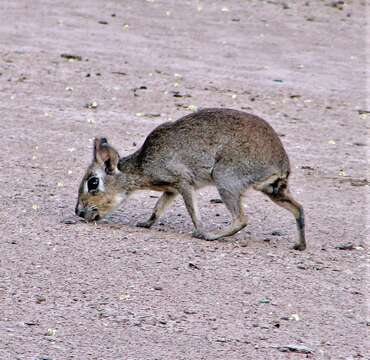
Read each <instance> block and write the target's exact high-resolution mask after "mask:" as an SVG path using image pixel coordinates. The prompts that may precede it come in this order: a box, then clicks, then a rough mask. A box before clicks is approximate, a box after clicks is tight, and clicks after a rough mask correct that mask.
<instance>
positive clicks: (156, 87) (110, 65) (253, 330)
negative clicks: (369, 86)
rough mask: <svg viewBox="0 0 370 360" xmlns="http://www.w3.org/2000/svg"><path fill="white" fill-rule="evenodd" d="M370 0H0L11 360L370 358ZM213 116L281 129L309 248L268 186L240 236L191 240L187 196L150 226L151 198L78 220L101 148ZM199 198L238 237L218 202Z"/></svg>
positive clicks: (1, 190)
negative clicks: (86, 180)
mask: <svg viewBox="0 0 370 360" xmlns="http://www.w3.org/2000/svg"><path fill="white" fill-rule="evenodd" d="M365 3H366V1H365V0H363V1H361V0H353V1H347V0H346V1H344V2H341V1H332V0H323V1H319V0H307V1H303V0H298V1H294V2H293V1H285V2H282V1H279V0H275V1H261V0H249V1H248V0H243V1H242V0H240V1H238V0H235V1H195V0H194V1H159V0H150V1H149V0H147V1H143V0H135V1H134V0H132V1H124V0H116V1H112V0H107V1H98V0H86V1H52V0H42V1H41V0H40V1H26V0H17V1H15V0H1V2H0V89H1V90H0V115H1V116H0V128H1V130H0V131H1V151H0V163H1V168H2V169H1V187H0V196H1V209H0V215H1V224H0V233H1V239H0V359H1V360H7V359H12V360H15V359H21V360H42V359H43V360H65V359H79V360H80V359H82V360H85V359H86V360H90V359H99V360H101V359H103V360H110V359H114V360H120V359H124V360H155V359H158V360H162V359H163V360H167V359H168V360H190V359H191V360H193V359H195V360H198V359H207V360H215V359H228V360H239V359H246V360H248V359H250V360H266V359H267V360H269V359H271V360H275V359H294V360H300V359H323V360H327V359H331V360H339V359H346V360H356V359H370V356H369V351H368V350H369V347H368V345H369V342H368V337H367V336H368V335H367V332H368V330H369V317H368V298H369V297H368V295H369V294H368V290H369V287H368V275H369V271H368V270H369V265H368V262H367V249H368V247H367V244H366V239H367V237H368V232H367V231H366V226H367V221H366V219H367V216H366V214H367V200H368V199H369V197H368V195H369V179H370V175H369V173H368V172H367V171H368V170H367V169H368V164H367V153H368V149H369V142H368V139H367V136H368V130H369V119H370V113H369V112H368V111H369V110H370V108H369V104H366V61H365V60H366V59H365V56H366V50H365V49H366V47H367V46H368V45H369V44H367V43H366V41H367V37H366V12H368V11H369V9H368V8H366V4H365ZM63 54H64V55H63ZM62 55H63V56H62ZM69 55H73V56H69ZM201 107H229V108H234V109H244V110H246V111H249V112H252V113H254V114H257V115H260V116H262V117H264V118H265V119H267V120H268V121H269V122H270V123H271V125H272V126H273V127H274V128H275V129H276V131H277V132H278V134H279V135H280V136H281V138H282V141H283V143H284V145H285V147H286V149H287V151H288V153H289V156H290V159H291V163H292V168H293V174H292V177H291V187H292V192H293V193H294V195H295V197H296V198H297V200H298V201H300V202H301V203H302V204H303V205H304V208H305V212H306V222H307V241H308V249H307V250H306V251H304V252H297V251H294V250H290V247H291V246H292V245H293V243H294V242H295V240H296V237H297V232H296V228H295V222H294V219H293V217H292V216H291V214H290V213H288V212H287V211H286V210H284V209H281V208H278V207H277V206H276V205H274V204H273V203H271V202H270V201H269V200H268V199H267V198H265V197H263V195H261V194H259V193H255V192H253V191H251V192H250V193H248V194H247V195H246V198H245V207H246V212H247V214H248V216H249V220H250V222H249V225H248V227H247V228H246V229H245V230H243V231H241V232H240V233H239V234H237V235H236V236H233V237H231V238H229V239H227V240H224V241H215V242H206V241H202V240H198V239H194V238H192V237H191V231H192V224H191V221H190V218H189V216H188V214H187V213H186V211H185V209H184V205H183V202H182V201H181V199H179V200H178V201H176V203H175V204H174V205H173V206H172V207H171V208H170V209H169V210H168V212H167V213H166V214H165V216H164V217H163V219H161V221H160V222H159V223H158V224H157V225H155V226H154V227H153V228H152V229H151V230H146V229H139V228H137V227H135V223H136V222H138V221H142V220H144V219H146V218H147V217H148V216H149V215H150V212H151V208H152V206H153V205H154V203H155V201H156V198H155V197H156V196H158V193H154V192H141V193H137V194H135V195H134V196H133V197H132V198H131V199H130V200H129V201H128V202H127V203H125V204H124V205H123V206H122V207H121V208H120V209H119V210H118V211H117V212H115V213H114V214H113V215H112V216H111V217H110V218H109V219H108V220H105V221H102V222H100V223H96V224H85V223H81V222H76V221H75V222H74V223H72V224H66V223H64V222H63V221H64V219H66V218H69V217H71V216H72V215H73V212H74V206H75V202H76V197H77V188H78V185H79V181H80V179H81V177H82V176H83V174H84V171H85V168H86V166H87V165H88V164H89V162H90V161H91V156H92V143H91V140H92V138H93V137H94V136H96V135H105V136H107V137H108V139H109V140H110V142H111V143H112V144H113V145H115V146H116V147H117V149H118V150H119V151H120V153H121V155H126V154H129V153H130V152H132V151H134V150H135V149H137V148H138V147H139V146H140V144H141V143H142V142H143V140H144V139H145V136H146V135H147V134H148V133H149V131H150V130H151V129H153V128H154V127H155V126H157V125H158V124H160V123H162V122H164V121H168V120H171V119H172V120H174V119H176V118H179V117H180V116H182V115H184V114H187V113H189V112H191V111H194V109H196V108H201ZM204 136H207V134H204ZM198 196H199V200H200V204H201V209H202V213H203V218H204V222H205V223H206V224H207V228H209V229H211V228H219V227H222V226H225V225H226V224H227V223H228V221H229V217H228V213H227V211H226V210H225V208H224V206H223V204H219V203H214V202H211V201H210V200H211V199H213V198H217V197H218V195H217V193H216V192H215V190H214V189H213V188H207V189H202V190H201V191H199V194H198ZM338 247H339V248H338ZM340 248H342V249H340Z"/></svg>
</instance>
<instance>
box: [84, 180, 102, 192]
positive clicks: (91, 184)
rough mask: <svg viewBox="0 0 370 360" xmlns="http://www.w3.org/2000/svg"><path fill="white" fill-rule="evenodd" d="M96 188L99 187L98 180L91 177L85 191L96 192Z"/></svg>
mask: <svg viewBox="0 0 370 360" xmlns="http://www.w3.org/2000/svg"><path fill="white" fill-rule="evenodd" d="M98 186H99V178H97V177H91V178H90V179H89V180H88V181H87V189H88V190H89V191H96V190H97V189H98Z"/></svg>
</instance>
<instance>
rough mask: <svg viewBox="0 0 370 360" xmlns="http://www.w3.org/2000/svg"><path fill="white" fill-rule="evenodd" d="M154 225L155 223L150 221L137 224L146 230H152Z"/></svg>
mask: <svg viewBox="0 0 370 360" xmlns="http://www.w3.org/2000/svg"><path fill="white" fill-rule="evenodd" d="M152 225H153V223H152V222H149V221H143V222H138V223H137V224H136V226H137V227H141V228H146V229H149V228H151V226H152Z"/></svg>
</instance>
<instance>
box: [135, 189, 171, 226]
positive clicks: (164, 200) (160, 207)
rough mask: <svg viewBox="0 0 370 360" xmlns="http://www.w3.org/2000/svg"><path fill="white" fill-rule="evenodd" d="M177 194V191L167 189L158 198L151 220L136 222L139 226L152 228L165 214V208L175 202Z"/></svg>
mask: <svg viewBox="0 0 370 360" xmlns="http://www.w3.org/2000/svg"><path fill="white" fill-rule="evenodd" d="M176 196H177V194H176V193H175V192H170V191H165V192H164V193H163V194H162V195H161V197H160V198H159V199H158V201H157V203H156V204H155V206H154V209H153V213H152V215H151V216H150V218H149V220H147V221H144V222H139V223H137V224H136V226H138V227H144V228H148V229H149V228H150V227H151V226H152V225H153V224H154V223H155V222H156V220H157V219H158V218H159V217H160V216H161V215H162V214H163V212H164V210H165V209H166V208H167V207H168V206H169V205H170V204H171V203H172V202H173V200H174V199H175V198H176Z"/></svg>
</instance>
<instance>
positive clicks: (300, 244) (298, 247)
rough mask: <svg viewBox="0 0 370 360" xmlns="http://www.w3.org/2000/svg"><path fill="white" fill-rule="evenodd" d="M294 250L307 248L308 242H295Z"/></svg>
mask: <svg viewBox="0 0 370 360" xmlns="http://www.w3.org/2000/svg"><path fill="white" fill-rule="evenodd" d="M292 249H293V250H299V251H303V250H305V249H306V244H302V243H297V244H294V246H293V247H292Z"/></svg>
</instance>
